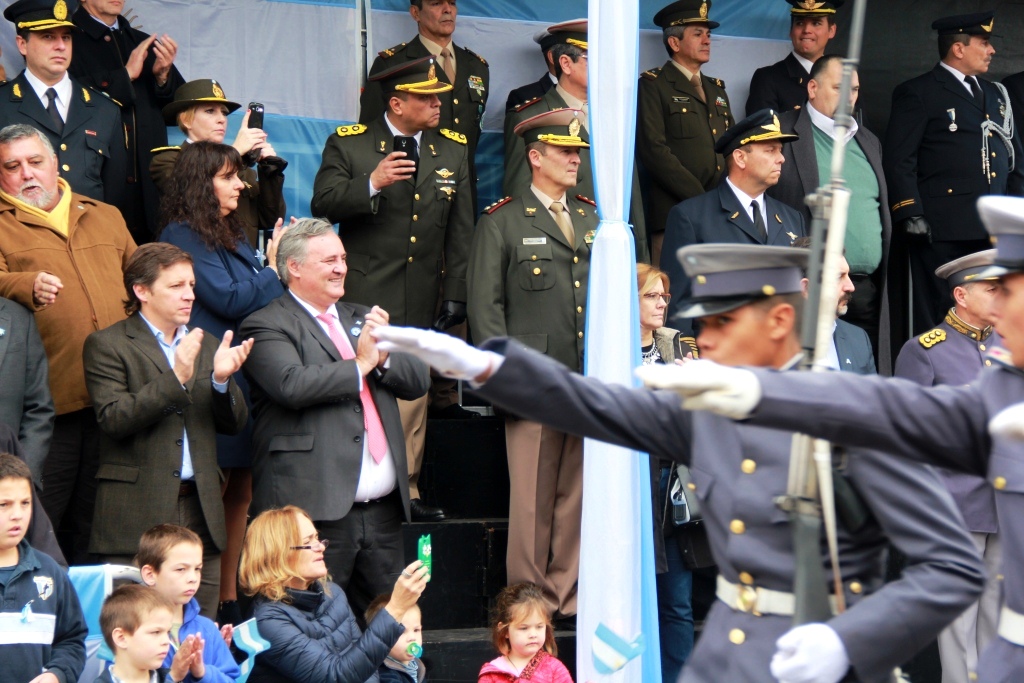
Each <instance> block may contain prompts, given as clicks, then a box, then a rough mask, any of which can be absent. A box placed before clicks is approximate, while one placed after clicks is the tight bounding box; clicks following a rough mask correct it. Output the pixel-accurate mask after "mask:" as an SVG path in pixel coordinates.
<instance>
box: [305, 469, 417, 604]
mask: <svg viewBox="0 0 1024 683" xmlns="http://www.w3.org/2000/svg"><path fill="white" fill-rule="evenodd" d="M404 517H405V515H404V513H403V510H402V497H401V494H399V492H398V489H395V490H394V491H392V492H391V493H389V494H388V495H386V496H384V497H383V498H380V499H378V500H375V501H370V502H369V503H355V504H353V506H352V509H351V510H349V512H348V514H347V515H345V516H344V517H342V518H341V519H335V520H314V525H315V526H316V528H317V530H318V531H319V533H320V538H322V539H329V540H330V542H331V544H330V546H328V548H327V550H325V551H324V563H325V564H326V565H327V571H328V572H330V574H331V580H332V581H334V582H335V583H336V584H338V585H339V586H341V587H342V589H343V590H344V591H345V595H346V596H347V597H348V602H349V604H350V605H351V606H352V611H353V613H354V614H355V615H356V617H357V619H358V620H359V622H360V623H361V624H362V623H363V621H364V620H363V614H364V613H365V612H366V608H367V607H368V606H369V605H370V602H371V601H372V600H373V599H374V598H375V597H377V596H378V595H380V594H381V593H390V592H391V591H392V590H393V589H394V587H395V581H397V580H398V575H399V574H401V573H402V570H403V569H405V565H406V562H405V553H404V550H403V547H402V521H403V520H404Z"/></svg>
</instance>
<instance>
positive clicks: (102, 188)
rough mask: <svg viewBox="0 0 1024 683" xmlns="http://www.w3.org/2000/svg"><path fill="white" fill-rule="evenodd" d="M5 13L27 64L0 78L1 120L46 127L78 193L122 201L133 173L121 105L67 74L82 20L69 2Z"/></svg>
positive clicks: (39, 3)
mask: <svg viewBox="0 0 1024 683" xmlns="http://www.w3.org/2000/svg"><path fill="white" fill-rule="evenodd" d="M58 15H59V16H58ZM4 18H6V19H7V20H8V21H10V22H12V23H13V24H14V26H15V29H16V30H17V34H18V35H17V37H16V40H17V42H18V50H19V51H20V52H21V54H22V55H24V57H25V70H24V71H22V72H21V73H20V74H18V75H17V76H16V77H15V78H14V80H12V81H8V82H7V83H4V84H3V85H0V121H3V122H4V125H7V124H8V123H27V124H29V125H31V126H34V127H36V128H38V129H39V130H41V131H42V132H43V133H44V134H45V135H46V137H47V138H48V139H49V140H50V144H51V145H53V148H54V150H56V152H57V158H58V159H59V160H60V174H61V177H62V178H64V180H66V181H68V183H69V184H70V185H71V188H72V189H73V190H74V191H75V192H79V193H81V194H84V195H85V196H87V197H91V198H93V199H96V200H99V201H102V202H106V203H107V204H113V205H114V206H116V207H118V208H121V206H122V205H123V203H124V202H123V201H122V200H123V197H124V184H125V178H126V177H127V175H126V171H125V168H126V166H125V164H126V157H127V151H126V148H125V141H124V128H122V126H121V112H120V111H119V110H118V108H117V105H116V104H114V103H113V102H111V101H110V99H109V98H107V97H106V96H105V95H104V94H103V93H101V92H98V91H95V90H92V89H90V88H88V87H86V86H85V85H84V84H83V83H81V82H79V81H77V80H75V79H74V78H72V77H71V76H69V75H68V72H67V71H68V65H69V64H70V63H71V35H72V33H71V32H72V30H73V29H74V28H75V25H74V24H72V23H71V22H70V21H67V5H66V4H65V3H64V2H57V3H56V4H54V3H53V2H51V1H50V0H18V2H15V3H14V4H12V5H10V6H9V7H8V8H7V9H5V10H4Z"/></svg>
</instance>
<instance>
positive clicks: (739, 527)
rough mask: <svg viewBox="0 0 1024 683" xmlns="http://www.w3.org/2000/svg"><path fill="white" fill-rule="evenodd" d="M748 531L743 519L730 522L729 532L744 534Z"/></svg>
mask: <svg viewBox="0 0 1024 683" xmlns="http://www.w3.org/2000/svg"><path fill="white" fill-rule="evenodd" d="M746 530H747V525H746V524H744V523H743V520H741V519H734V520H732V521H731V522H729V531H731V532H733V533H734V534H742V533H743V532H745V531H746Z"/></svg>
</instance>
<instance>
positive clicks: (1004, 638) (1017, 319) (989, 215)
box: [658, 196, 1024, 683]
mask: <svg viewBox="0 0 1024 683" xmlns="http://www.w3.org/2000/svg"><path fill="white" fill-rule="evenodd" d="M978 211H979V213H980V215H981V219H982V221H983V223H984V225H985V227H986V228H987V229H988V231H989V233H990V234H991V235H992V236H993V237H994V238H998V242H997V243H996V258H995V264H996V265H995V266H993V267H992V268H991V269H988V270H986V271H983V272H982V273H981V275H979V277H989V276H994V275H999V276H1001V282H1000V290H999V293H998V297H997V302H996V328H997V330H998V331H999V333H1000V334H1001V336H1002V340H1003V344H1004V345H1005V350H1003V349H999V348H992V347H989V350H988V358H987V360H990V361H992V365H991V366H989V367H986V368H985V369H984V370H982V372H981V374H980V375H979V376H978V379H977V380H975V381H974V382H972V383H971V384H969V385H967V386H959V387H952V386H945V385H944V386H937V387H922V386H920V385H918V384H915V383H912V382H907V381H905V380H900V379H891V380H884V379H878V378H872V377H858V376H855V375H847V374H843V373H839V374H832V375H829V376H827V377H822V376H820V375H816V374H815V373H800V374H799V375H798V374H795V373H794V374H782V373H772V372H766V371H764V370H754V371H753V372H751V371H747V370H735V369H729V368H722V367H709V366H708V365H706V364H705V365H704V366H699V365H698V364H697V363H694V364H691V365H698V367H686V368H678V370H679V371H681V372H677V373H673V375H674V376H673V377H667V376H665V375H662V378H663V379H664V381H659V382H658V384H659V385H660V386H663V387H666V388H668V387H671V388H673V389H675V390H676V391H678V392H680V393H681V394H684V395H685V396H686V398H685V400H684V403H685V404H686V405H688V406H690V407H693V408H701V409H705V410H713V411H715V412H717V413H720V414H723V415H729V416H730V417H733V418H735V419H745V420H746V421H745V422H744V423H743V424H744V425H759V426H771V427H773V428H775V429H786V430H789V429H794V430H799V431H801V432H806V433H807V434H810V435H811V436H815V437H821V438H825V439H829V440H831V441H833V442H838V443H842V444H847V445H850V446H858V447H867V448H882V449H886V450H888V451H890V452H892V453H894V454H897V455H900V456H902V457H904V458H908V459H911V460H916V461H920V462H928V463H932V464H935V465H940V466H943V467H948V468H950V469H956V470H958V471H961V472H967V473H971V474H975V475H978V476H984V477H986V478H987V480H988V482H989V483H990V484H991V485H992V487H993V488H994V489H995V504H996V512H997V515H998V518H999V520H1000V522H1001V524H1000V528H999V535H1000V540H1001V543H1002V553H1003V567H1004V568H1005V569H1004V571H1003V575H1002V576H1003V581H1002V589H1003V607H1002V610H1001V611H1000V615H999V627H998V630H997V633H998V636H999V637H998V638H996V639H995V640H994V641H993V642H992V644H991V645H990V646H989V647H988V648H987V649H986V650H985V652H983V653H982V655H981V661H980V663H979V666H978V671H977V677H978V678H977V680H979V681H983V682H986V683H995V682H1009V681H1021V680H1024V574H1022V573H1021V571H1020V568H1021V566H1024V524H1022V523H1021V519H1022V518H1024V199H1021V198H1016V197H1005V196H987V197H982V198H981V199H979V200H978ZM934 338H937V336H936V337H933V339H934ZM853 453H854V452H853V451H851V462H852V460H854V459H855V458H856V457H858V455H853ZM905 514H911V513H910V512H909V511H906V513H905Z"/></svg>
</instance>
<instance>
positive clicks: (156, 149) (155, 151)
mask: <svg viewBox="0 0 1024 683" xmlns="http://www.w3.org/2000/svg"><path fill="white" fill-rule="evenodd" d="M172 149H181V146H180V145H171V146H169V147H154V148H153V149H151V150H149V153H150V154H159V153H160V152H167V151H169V150H172Z"/></svg>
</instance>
